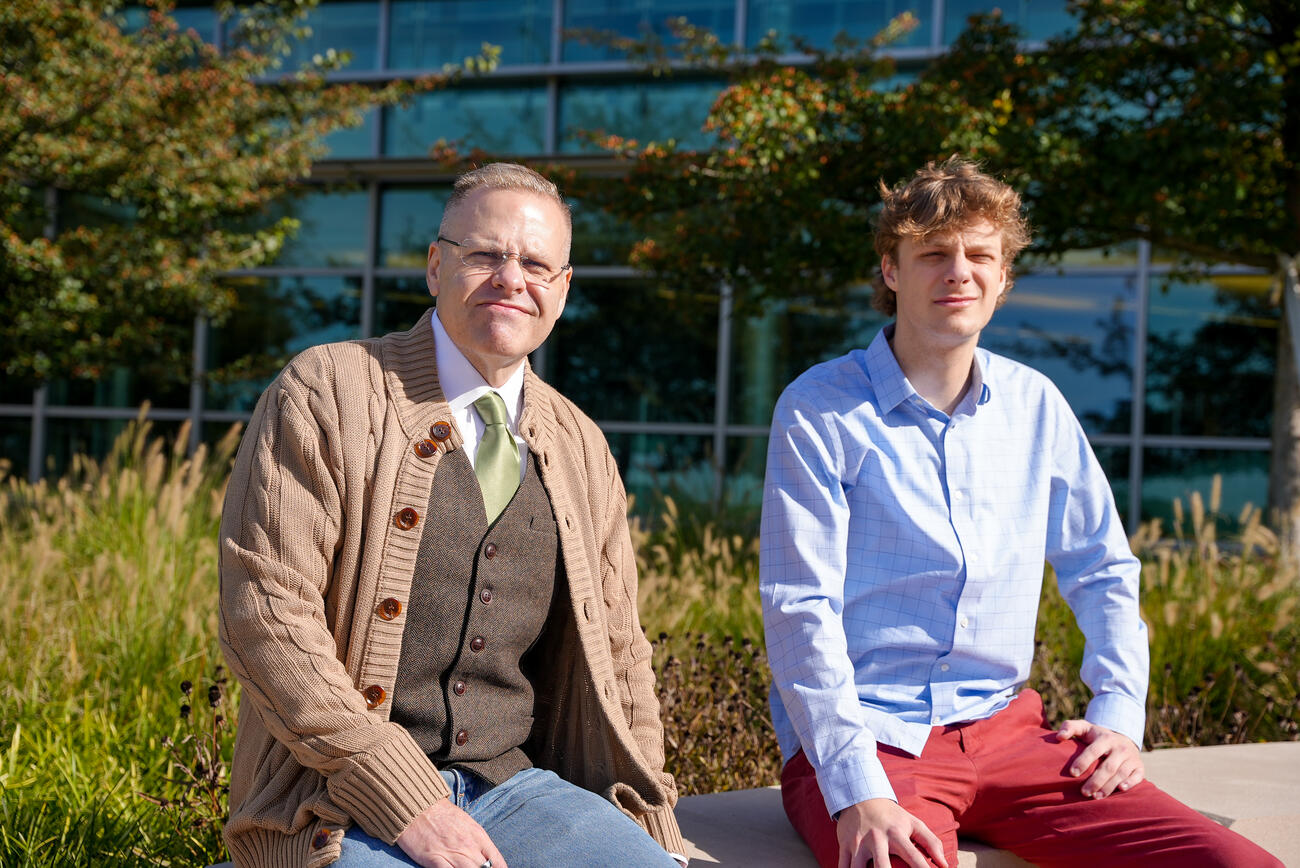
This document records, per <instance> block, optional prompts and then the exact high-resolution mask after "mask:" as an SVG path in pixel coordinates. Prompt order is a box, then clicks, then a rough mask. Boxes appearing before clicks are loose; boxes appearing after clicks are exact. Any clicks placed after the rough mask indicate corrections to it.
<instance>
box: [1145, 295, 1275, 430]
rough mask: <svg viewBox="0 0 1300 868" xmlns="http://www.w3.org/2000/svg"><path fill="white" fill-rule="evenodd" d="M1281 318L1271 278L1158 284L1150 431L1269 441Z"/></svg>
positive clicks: (1150, 363) (1150, 339)
mask: <svg viewBox="0 0 1300 868" xmlns="http://www.w3.org/2000/svg"><path fill="white" fill-rule="evenodd" d="M1277 317H1278V312H1277V308H1276V306H1274V305H1272V304H1270V302H1269V277H1268V276H1267V275H1262V274H1261V275H1223V276H1219V277H1215V278H1213V279H1212V280H1210V281H1206V282H1204V283H1193V284H1188V283H1173V284H1169V285H1167V286H1156V287H1153V288H1152V290H1151V310H1150V315H1149V318H1148V322H1149V330H1148V333H1147V384H1146V388H1147V401H1146V404H1147V406H1146V412H1147V415H1146V430H1147V433H1150V434H1182V435H1192V436H1198V435H1199V436H1207V437H1216V436H1217V437H1268V436H1269V434H1270V427H1271V425H1272V418H1273V374H1274V370H1275V367H1276V364H1277V327H1278V322H1277Z"/></svg>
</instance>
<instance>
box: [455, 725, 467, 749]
mask: <svg viewBox="0 0 1300 868" xmlns="http://www.w3.org/2000/svg"><path fill="white" fill-rule="evenodd" d="M467 741H469V733H468V732H466V731H465V730H463V729H462V730H461V731H459V732H457V733H456V744H459V745H462V746H463V745H464V744H465V742H467Z"/></svg>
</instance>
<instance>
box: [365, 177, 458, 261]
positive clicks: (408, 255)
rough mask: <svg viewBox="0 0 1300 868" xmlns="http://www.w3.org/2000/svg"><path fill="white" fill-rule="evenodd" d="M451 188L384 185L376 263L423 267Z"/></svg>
mask: <svg viewBox="0 0 1300 868" xmlns="http://www.w3.org/2000/svg"><path fill="white" fill-rule="evenodd" d="M450 195H451V188H450V187H446V186H439V187H435V186H433V185H431V184H429V185H421V186H418V187H405V186H404V187H385V188H384V189H383V190H382V192H380V194H379V265H380V267H382V268H419V269H423V268H424V266H425V263H426V262H427V260H428V255H429V245H430V244H432V243H433V240H434V239H435V238H437V237H438V224H439V223H440V222H441V221H442V209H443V207H444V206H445V205H446V204H447V197H448V196H450Z"/></svg>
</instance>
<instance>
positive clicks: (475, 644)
mask: <svg viewBox="0 0 1300 868" xmlns="http://www.w3.org/2000/svg"><path fill="white" fill-rule="evenodd" d="M486 645H487V640H486V639H484V638H483V637H482V636H475V637H474V638H473V639H470V640H469V650H471V651H482V650H483V648H484V646H486Z"/></svg>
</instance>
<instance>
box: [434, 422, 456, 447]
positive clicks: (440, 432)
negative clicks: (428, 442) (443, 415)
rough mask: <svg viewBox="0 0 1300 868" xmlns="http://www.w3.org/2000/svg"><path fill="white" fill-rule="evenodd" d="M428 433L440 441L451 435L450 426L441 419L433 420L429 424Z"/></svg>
mask: <svg viewBox="0 0 1300 868" xmlns="http://www.w3.org/2000/svg"><path fill="white" fill-rule="evenodd" d="M429 434H430V435H431V436H432V437H433V439H434V440H437V441H438V442H439V443H441V442H442V441H444V440H446V439H447V438H448V437H450V436H451V426H450V425H448V424H447V423H446V422H442V421H438V422H434V423H433V424H432V425H430V426H429Z"/></svg>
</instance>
